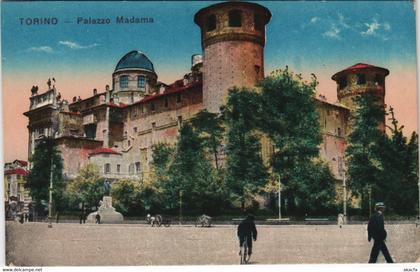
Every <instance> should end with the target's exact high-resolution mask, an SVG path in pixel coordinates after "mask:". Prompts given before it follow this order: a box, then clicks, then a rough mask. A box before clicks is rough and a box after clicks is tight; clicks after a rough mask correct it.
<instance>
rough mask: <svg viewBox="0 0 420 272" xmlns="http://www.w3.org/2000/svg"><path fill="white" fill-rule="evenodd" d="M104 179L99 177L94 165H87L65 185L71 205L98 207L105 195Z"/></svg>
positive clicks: (96, 167)
mask: <svg viewBox="0 0 420 272" xmlns="http://www.w3.org/2000/svg"><path fill="white" fill-rule="evenodd" d="M104 181H105V180H104V178H103V177H101V176H100V174H99V169H98V166H97V165H96V164H93V163H88V164H86V165H85V166H84V167H83V168H82V169H80V172H79V174H78V175H77V177H76V178H75V179H73V180H70V181H69V182H68V184H67V194H68V195H69V197H70V199H71V201H72V202H73V203H76V204H79V203H82V205H84V206H88V207H98V205H99V201H100V200H101V199H102V197H103V196H104V195H105V186H104Z"/></svg>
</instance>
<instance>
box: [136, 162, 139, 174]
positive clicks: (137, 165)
mask: <svg viewBox="0 0 420 272" xmlns="http://www.w3.org/2000/svg"><path fill="white" fill-rule="evenodd" d="M136 173H140V162H136Z"/></svg>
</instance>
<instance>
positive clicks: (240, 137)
mask: <svg viewBox="0 0 420 272" xmlns="http://www.w3.org/2000/svg"><path fill="white" fill-rule="evenodd" d="M260 111H261V103H260V100H259V96H258V94H257V93H256V92H254V91H252V90H247V89H242V90H239V89H236V88H233V89H231V90H229V96H228V101H227V104H226V107H225V108H224V109H223V115H224V119H225V122H226V127H227V143H226V167H225V168H226V169H225V182H226V185H227V187H228V188H229V191H230V193H231V197H232V198H233V199H234V200H238V201H239V202H240V204H241V208H242V210H244V209H245V202H246V201H247V200H249V199H251V198H253V196H254V195H255V194H257V193H259V192H260V191H261V190H262V188H263V186H264V184H265V183H266V182H267V178H268V174H267V171H266V168H265V166H264V164H263V160H262V157H261V144H260V135H258V132H257V131H256V127H257V126H256V122H257V121H258V119H257V117H258V115H259V112H260Z"/></svg>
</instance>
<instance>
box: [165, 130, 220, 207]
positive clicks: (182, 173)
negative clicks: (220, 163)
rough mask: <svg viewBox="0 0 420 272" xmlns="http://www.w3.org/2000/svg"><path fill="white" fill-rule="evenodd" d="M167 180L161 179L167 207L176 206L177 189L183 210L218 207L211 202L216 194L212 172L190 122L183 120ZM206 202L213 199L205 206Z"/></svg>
mask: <svg viewBox="0 0 420 272" xmlns="http://www.w3.org/2000/svg"><path fill="white" fill-rule="evenodd" d="M168 177H169V179H168V181H167V182H163V183H162V185H163V189H164V195H165V203H166V204H167V205H168V207H166V208H167V209H171V210H174V209H177V208H179V202H180V192H181V191H182V202H183V204H182V205H183V207H184V208H185V211H189V212H208V209H209V208H210V209H213V208H217V207H212V206H217V205H218V203H217V202H212V201H211V200H214V199H215V198H216V196H217V192H215V191H214V188H216V187H217V186H215V182H216V179H215V173H214V171H213V168H212V166H211V163H210V161H209V160H208V159H207V158H206V156H205V153H204V150H203V145H202V143H201V140H200V138H199V136H198V134H197V133H196V132H195V131H194V130H193V128H192V126H191V125H190V124H189V123H184V124H183V126H182V127H181V130H180V135H179V138H178V144H177V147H176V153H175V155H174V159H173V161H172V162H171V163H170V165H169V171H168ZM208 202H212V203H211V205H208Z"/></svg>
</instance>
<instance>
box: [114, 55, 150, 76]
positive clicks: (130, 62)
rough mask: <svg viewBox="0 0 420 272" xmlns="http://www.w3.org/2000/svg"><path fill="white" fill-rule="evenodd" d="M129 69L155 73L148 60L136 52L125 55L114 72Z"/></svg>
mask: <svg viewBox="0 0 420 272" xmlns="http://www.w3.org/2000/svg"><path fill="white" fill-rule="evenodd" d="M129 68H133V69H143V70H147V71H150V72H153V73H154V72H155V69H154V68H153V63H152V62H151V61H150V60H149V58H148V57H147V56H146V55H145V54H144V53H142V52H140V51H137V50H133V51H131V52H128V53H127V54H125V56H124V57H122V58H121V59H120V61H119V62H118V64H117V66H116V67H115V72H116V71H118V70H122V69H129Z"/></svg>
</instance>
